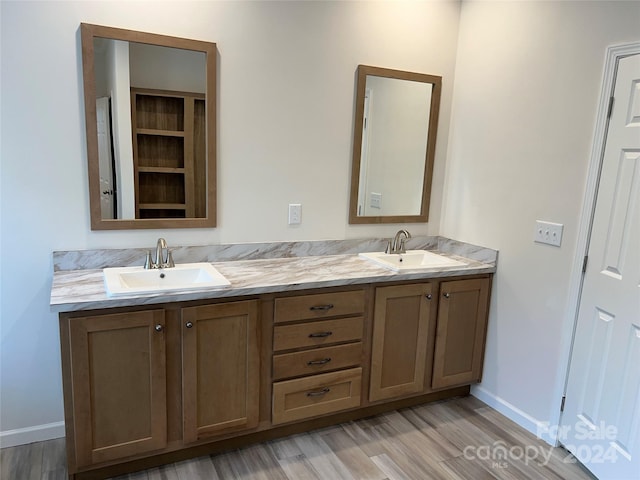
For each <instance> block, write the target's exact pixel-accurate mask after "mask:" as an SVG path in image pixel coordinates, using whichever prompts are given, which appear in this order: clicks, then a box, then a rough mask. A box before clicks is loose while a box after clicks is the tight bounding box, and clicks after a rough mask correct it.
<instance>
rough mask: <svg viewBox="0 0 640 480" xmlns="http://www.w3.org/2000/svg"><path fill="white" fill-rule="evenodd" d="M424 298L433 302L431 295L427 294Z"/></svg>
mask: <svg viewBox="0 0 640 480" xmlns="http://www.w3.org/2000/svg"><path fill="white" fill-rule="evenodd" d="M424 298H426V299H427V300H431V299H432V298H433V295H431V294H430V293H427V294H426V295H425V296H424Z"/></svg>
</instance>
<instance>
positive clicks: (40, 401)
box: [0, 1, 460, 445]
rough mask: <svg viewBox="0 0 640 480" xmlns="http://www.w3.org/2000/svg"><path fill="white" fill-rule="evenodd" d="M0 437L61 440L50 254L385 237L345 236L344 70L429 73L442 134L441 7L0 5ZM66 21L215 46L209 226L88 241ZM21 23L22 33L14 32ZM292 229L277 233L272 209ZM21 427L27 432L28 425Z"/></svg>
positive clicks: (348, 89)
mask: <svg viewBox="0 0 640 480" xmlns="http://www.w3.org/2000/svg"><path fill="white" fill-rule="evenodd" d="M0 9H1V11H0V17H1V20H0V21H1V24H0V35H1V37H0V45H1V46H0V48H1V51H0V57H1V62H2V64H1V75H2V76H1V88H2V95H1V97H2V104H1V106H0V108H1V139H2V144H1V146H0V149H1V150H0V153H1V155H0V159H1V167H2V169H1V179H0V181H1V185H0V187H1V188H0V194H1V195H2V197H1V200H2V201H1V207H0V208H1V210H0V214H1V235H0V242H1V244H0V248H1V264H0V265H1V270H0V274H1V277H0V282H1V284H0V288H1V298H0V315H1V316H0V328H1V331H0V334H1V345H0V361H1V367H0V368H1V371H0V401H1V411H0V431H1V432H2V434H3V435H2V437H1V440H2V441H3V443H4V444H5V445H6V444H8V443H11V442H14V443H16V442H17V443H19V442H27V441H30V440H35V439H43V438H46V437H47V436H56V435H61V434H62V429H61V422H62V419H63V415H62V388H61V381H60V359H59V357H60V353H59V346H58V343H59V340H58V327H57V318H56V315H55V314H52V313H51V312H50V311H49V292H50V287H51V277H52V262H51V252H52V251H54V250H70V249H85V248H103V247H104V248H108V247H111V248H117V247H128V246H136V247H141V246H142V247H144V246H151V245H154V244H155V240H156V239H157V237H158V236H159V235H162V236H164V237H165V238H167V240H168V241H169V243H170V244H174V245H201V244H211V243H228V242H245V241H277V240H301V239H304V240H307V239H342V238H355V237H367V236H384V237H389V236H391V235H392V234H393V233H395V231H396V230H397V229H398V225H389V226H349V225H348V223H347V218H348V192H349V176H350V162H351V147H352V145H351V143H352V129H353V109H354V93H355V72H356V67H357V65H358V64H359V63H362V64H367V65H375V66H381V67H387V68H395V69H401V70H411V71H416V72H421V73H429V74H434V75H441V76H442V77H443V79H444V85H443V96H442V108H441V113H440V126H439V130H438V132H439V135H440V138H441V139H444V140H446V138H447V136H448V130H449V114H450V104H451V94H452V82H453V75H454V64H455V52H456V46H457V36H458V21H459V12H460V5H459V4H458V3H457V2H402V3H398V2H393V3H382V2H372V3H366V2H364V3H363V2H318V3H316V2H283V3H278V2H257V3H254V2H213V1H212V2H204V1H201V2H185V1H175V2H154V3H153V5H151V4H150V3H149V2H108V4H105V3H103V2H83V1H79V2H67V1H65V2H56V1H45V2H24V1H22V2H20V1H18V2H10V1H2V2H0ZM80 22H87V23H95V24H102V25H109V26H116V27H121V28H130V29H134V30H141V31H147V32H153V33H163V34H167V35H174V36H181V37H187V38H193V39H197V40H205V41H212V42H216V43H217V45H218V51H219V58H218V65H219V86H218V106H219V112H218V119H219V128H218V140H219V142H218V172H219V183H218V192H219V193H218V218H219V226H218V228H215V229H200V230H170V231H125V232H123V231H113V232H92V231H91V230H90V224H89V209H88V203H89V202H88V186H87V166H86V151H85V133H84V106H83V93H82V73H81V55H80V35H79V24H80ZM27 26H28V28H27ZM446 145H447V142H446V141H441V142H439V143H438V148H437V149H436V165H435V171H434V186H433V189H432V200H431V217H430V218H431V222H430V223H429V224H428V225H424V224H422V225H409V226H408V228H409V230H410V231H411V232H412V233H416V234H436V233H437V232H438V229H439V222H440V209H441V198H442V185H443V179H444V159H445V157H446ZM288 203H302V209H303V213H302V218H303V222H302V225H300V226H298V227H289V226H287V204H288ZM32 427H33V430H30V429H31V428H32Z"/></svg>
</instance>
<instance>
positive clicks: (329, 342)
mask: <svg viewBox="0 0 640 480" xmlns="http://www.w3.org/2000/svg"><path fill="white" fill-rule="evenodd" d="M274 303H275V306H274V323H275V326H274V328H273V351H274V353H275V354H274V356H273V379H274V380H278V381H276V382H274V383H273V399H272V417H271V422H272V423H273V424H274V425H278V424H281V423H286V422H292V421H296V420H302V419H306V418H311V417H315V416H318V415H325V414H328V413H334V412H339V411H341V410H346V409H350V408H355V407H358V406H360V404H361V397H362V393H361V390H362V368H361V365H362V363H363V358H362V357H363V355H362V352H363V350H362V339H363V335H364V316H363V314H364V311H365V304H364V291H363V290H354V291H349V292H332V293H326V294H317V295H300V296H294V297H284V298H277V299H276V300H275V302H274ZM327 317H329V318H327ZM285 322H288V323H286V324H285ZM347 367H352V368H347ZM353 367H355V368H353ZM332 370H333V371H332ZM324 372H328V373H324ZM291 377H300V378H292V379H290V380H283V379H286V378H291Z"/></svg>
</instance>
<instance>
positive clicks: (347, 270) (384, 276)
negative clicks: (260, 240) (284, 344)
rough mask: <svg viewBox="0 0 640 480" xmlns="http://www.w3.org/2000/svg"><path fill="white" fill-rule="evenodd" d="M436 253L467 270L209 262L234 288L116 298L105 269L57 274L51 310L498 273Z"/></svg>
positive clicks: (356, 262) (326, 262) (338, 261)
mask: <svg viewBox="0 0 640 480" xmlns="http://www.w3.org/2000/svg"><path fill="white" fill-rule="evenodd" d="M433 250H434V251H435V252H436V253H442V254H444V255H447V256H451V257H452V258H455V259H458V260H462V261H463V262H465V264H466V265H464V266H459V267H448V268H430V269H424V270H413V271H405V272H394V271H391V270H388V269H386V268H384V267H382V266H379V265H377V264H375V263H373V262H371V261H369V260H367V259H365V258H362V257H360V256H358V255H357V254H353V253H351V254H340V255H316V256H300V257H288V258H261V259H251V260H235V261H222V262H210V263H211V264H212V265H213V266H214V267H215V268H216V269H218V271H219V272H220V273H222V275H224V276H225V277H226V278H227V279H228V280H229V281H230V282H231V286H230V287H226V288H222V289H210V290H190V291H187V290H185V291H181V292H163V293H154V294H144V295H140V294H136V295H131V296H128V295H118V296H114V297H109V296H108V295H107V293H106V290H105V286H104V277H103V273H102V269H101V268H93V269H78V270H57V271H55V272H54V274H53V283H52V287H51V301H50V306H51V309H52V311H55V312H71V311H78V310H91V309H101V308H112V307H123V306H135V305H153V304H159V303H168V302H181V301H188V300H203V299H215V298H229V297H238V296H245V295H258V294H265V293H279V292H288V291H297V290H306V289H311V288H322V287H337V286H345V285H363V284H370V283H380V282H390V281H402V280H424V279H429V278H442V277H452V276H461V275H476V274H486V273H494V272H495V271H496V263H495V261H490V262H486V261H481V260H478V259H476V260H474V259H471V258H469V257H467V256H462V255H456V254H454V253H450V252H443V251H442V250H436V249H433ZM462 253H463V254H464V253H465V251H462ZM482 260H484V259H482Z"/></svg>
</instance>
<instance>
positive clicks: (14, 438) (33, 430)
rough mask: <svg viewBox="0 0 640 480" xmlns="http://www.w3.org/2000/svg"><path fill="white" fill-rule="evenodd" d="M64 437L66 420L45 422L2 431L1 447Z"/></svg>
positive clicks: (0, 437)
mask: <svg viewBox="0 0 640 480" xmlns="http://www.w3.org/2000/svg"><path fill="white" fill-rule="evenodd" d="M60 437H64V422H53V423H45V424H43V425H34V426H33V427H26V428H16V429H15V430H5V431H3V432H0V448H6V447H15V446H17V445H26V444H28V443H34V442H43V441H45V440H53V439H54V438H60Z"/></svg>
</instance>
